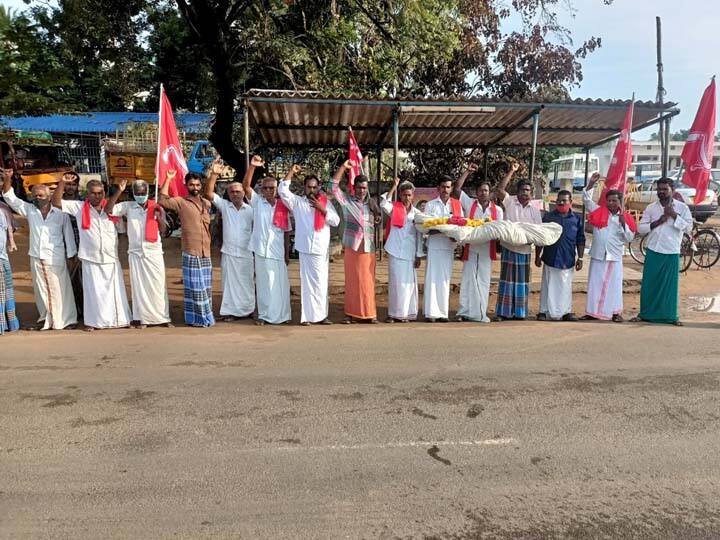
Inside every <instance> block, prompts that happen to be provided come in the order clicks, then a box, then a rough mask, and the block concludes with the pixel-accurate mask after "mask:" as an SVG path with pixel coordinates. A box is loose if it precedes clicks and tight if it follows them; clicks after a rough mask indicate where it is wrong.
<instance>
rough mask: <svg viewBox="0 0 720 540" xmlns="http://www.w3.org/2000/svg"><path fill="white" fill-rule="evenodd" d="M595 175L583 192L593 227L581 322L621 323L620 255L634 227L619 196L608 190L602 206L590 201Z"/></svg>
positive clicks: (621, 287)
mask: <svg viewBox="0 0 720 540" xmlns="http://www.w3.org/2000/svg"><path fill="white" fill-rule="evenodd" d="M599 179H600V175H599V174H598V173H595V174H593V175H592V177H591V178H590V181H589V182H588V185H587V187H586V188H585V190H584V191H583V200H584V202H585V210H586V211H587V212H588V218H587V220H588V223H590V225H592V227H593V234H592V244H591V245H590V273H589V276H588V288H587V307H586V309H585V313H586V314H585V316H584V317H582V318H583V319H584V320H592V319H600V320H602V321H610V320H612V321H613V322H617V323H621V322H623V317H622V312H623V255H624V254H625V244H627V243H628V242H631V241H632V239H633V238H634V237H635V233H636V232H637V225H636V224H635V220H634V219H633V217H632V216H631V215H630V213H628V212H625V211H624V210H623V208H622V193H620V192H619V191H616V190H609V191H607V192H606V193H605V205H603V206H601V205H599V204H597V203H596V202H595V201H593V199H592V192H593V187H594V186H595V183H596V182H597V181H598V180H599Z"/></svg>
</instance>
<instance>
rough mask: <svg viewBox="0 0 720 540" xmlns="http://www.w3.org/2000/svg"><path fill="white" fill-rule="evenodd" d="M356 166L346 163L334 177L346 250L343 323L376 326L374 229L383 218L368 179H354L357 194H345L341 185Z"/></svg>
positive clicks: (349, 161)
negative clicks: (364, 323)
mask: <svg viewBox="0 0 720 540" xmlns="http://www.w3.org/2000/svg"><path fill="white" fill-rule="evenodd" d="M354 167H355V162H354V161H352V160H347V161H346V162H345V163H343V164H342V166H341V167H340V168H339V169H338V170H337V171H336V172H335V176H333V183H332V192H333V195H334V196H335V200H336V201H337V202H338V203H339V204H340V207H341V208H342V213H343V221H344V232H343V247H344V248H345V249H344V261H345V315H346V319H345V320H344V321H343V322H345V323H346V324H350V323H352V322H354V321H356V320H358V321H365V322H369V323H372V324H375V323H377V322H378V321H377V308H376V306H375V262H376V261H375V225H376V224H377V223H380V220H381V219H382V216H381V215H380V208H379V207H378V205H377V202H376V201H375V200H373V199H372V198H371V197H370V193H369V189H368V179H367V177H366V176H363V175H359V176H356V177H355V179H354V186H353V187H354V190H355V193H354V194H352V193H350V194H346V193H345V192H344V191H343V190H342V189H341V187H340V181H341V180H342V178H343V176H345V175H347V173H348V171H352V170H353V168H354Z"/></svg>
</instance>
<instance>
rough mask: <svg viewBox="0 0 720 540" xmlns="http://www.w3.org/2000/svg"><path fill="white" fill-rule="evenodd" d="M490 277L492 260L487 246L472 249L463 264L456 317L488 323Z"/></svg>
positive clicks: (481, 245) (482, 245)
mask: <svg viewBox="0 0 720 540" xmlns="http://www.w3.org/2000/svg"><path fill="white" fill-rule="evenodd" d="M491 276H492V259H491V258H490V250H489V246H488V244H480V245H479V246H477V248H476V247H472V248H471V249H470V251H469V254H468V260H467V261H465V262H464V263H463V273H462V282H461V283H460V306H459V309H458V313H457V314H458V317H463V318H465V319H470V320H471V321H477V322H490V319H489V318H488V316H487V307H488V297H489V296H490V278H491Z"/></svg>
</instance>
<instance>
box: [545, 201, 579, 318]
mask: <svg viewBox="0 0 720 540" xmlns="http://www.w3.org/2000/svg"><path fill="white" fill-rule="evenodd" d="M543 223H557V224H558V225H560V226H561V227H562V229H563V231H562V235H561V236H560V238H559V239H558V241H557V242H555V243H554V244H553V245H551V246H545V247H539V246H538V247H536V248H535V266H537V267H538V268H540V267H541V266H542V267H543V273H542V284H541V288H540V312H539V313H538V316H537V319H538V320H539V321H545V320H547V319H551V320H560V319H562V320H563V321H577V320H578V318H577V316H576V315H575V314H574V313H573V308H572V282H573V276H574V270H578V271H580V270H581V269H582V267H583V255H584V253H585V230H584V227H583V221H582V218H581V217H580V216H578V215H577V214H575V213H574V212H573V211H572V193H570V192H569V191H567V190H562V191H560V192H558V195H557V200H556V201H555V209H554V210H553V211H552V212H547V213H546V214H545V215H544V216H543ZM576 252H577V258H576V257H575V254H576Z"/></svg>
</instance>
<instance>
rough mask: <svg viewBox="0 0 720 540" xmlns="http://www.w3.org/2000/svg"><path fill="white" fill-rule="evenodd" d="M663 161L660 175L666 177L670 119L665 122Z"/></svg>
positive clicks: (668, 165)
mask: <svg viewBox="0 0 720 540" xmlns="http://www.w3.org/2000/svg"><path fill="white" fill-rule="evenodd" d="M664 127H665V159H664V160H663V162H662V175H663V176H667V175H668V169H669V168H670V118H668V119H667V120H665V122H664Z"/></svg>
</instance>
